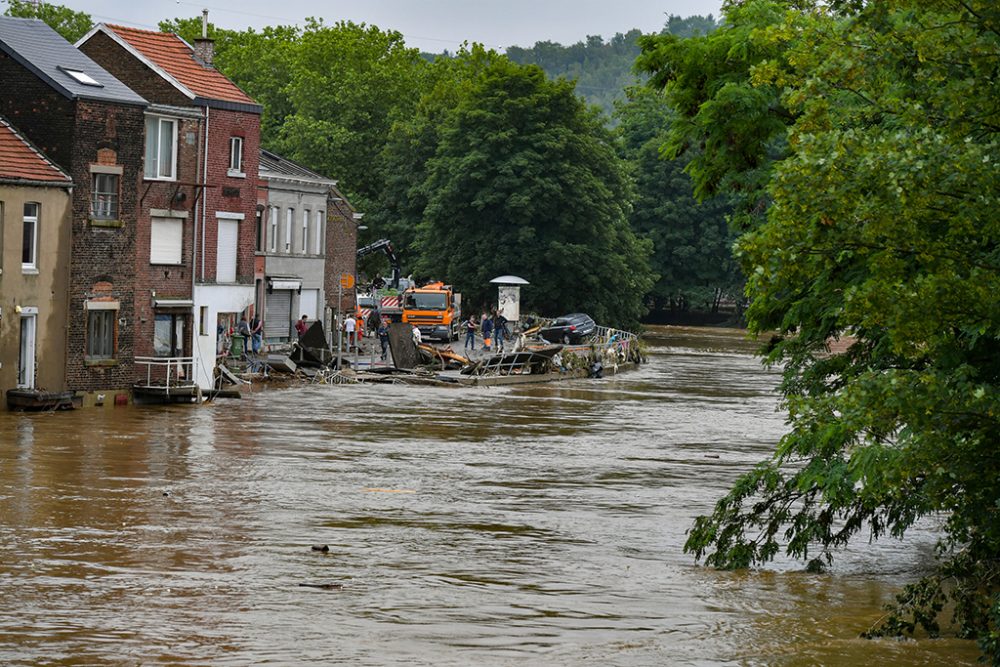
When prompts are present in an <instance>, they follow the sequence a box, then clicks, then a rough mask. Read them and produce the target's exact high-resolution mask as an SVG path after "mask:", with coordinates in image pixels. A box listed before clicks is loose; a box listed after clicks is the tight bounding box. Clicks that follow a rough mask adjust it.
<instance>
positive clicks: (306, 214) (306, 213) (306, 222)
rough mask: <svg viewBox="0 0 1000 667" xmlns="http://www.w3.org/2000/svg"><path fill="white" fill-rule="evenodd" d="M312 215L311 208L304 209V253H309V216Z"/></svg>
mask: <svg viewBox="0 0 1000 667" xmlns="http://www.w3.org/2000/svg"><path fill="white" fill-rule="evenodd" d="M311 215H312V211H310V210H309V209H307V208H306V209H302V254H303V255H307V254H309V217H310V216H311Z"/></svg>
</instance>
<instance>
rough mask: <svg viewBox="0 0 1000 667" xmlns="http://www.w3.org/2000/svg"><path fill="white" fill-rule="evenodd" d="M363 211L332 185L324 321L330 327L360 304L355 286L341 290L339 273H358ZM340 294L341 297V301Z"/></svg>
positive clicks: (328, 219) (329, 203)
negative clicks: (359, 229)
mask: <svg viewBox="0 0 1000 667" xmlns="http://www.w3.org/2000/svg"><path fill="white" fill-rule="evenodd" d="M362 215H363V214H361V213H358V212H357V211H356V210H355V209H354V207H353V206H352V205H351V203H350V202H349V201H347V198H346V197H345V196H344V195H343V193H341V192H340V190H338V189H337V187H336V186H333V187H331V188H330V191H329V193H328V196H327V213H326V248H327V250H326V267H325V272H324V273H325V281H326V315H325V320H324V322H323V324H324V325H325V326H327V331H333V330H334V328H335V327H336V326H337V323H336V322H335V318H336V315H337V312H338V310H339V312H341V313H346V312H352V313H353V312H354V311H355V309H356V308H357V299H356V296H355V290H353V289H351V290H340V289H339V286H340V276H342V275H343V274H345V273H346V274H348V275H351V276H355V277H356V276H357V270H358V224H359V222H360V221H361V216H362ZM338 295H339V298H340V301H339V302H338V301H337V299H338Z"/></svg>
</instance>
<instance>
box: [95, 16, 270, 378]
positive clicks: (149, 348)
mask: <svg viewBox="0 0 1000 667" xmlns="http://www.w3.org/2000/svg"><path fill="white" fill-rule="evenodd" d="M77 46H78V47H79V49H80V50H81V51H82V52H83V53H85V54H87V55H89V56H90V57H91V58H93V59H94V60H95V61H97V62H99V63H102V64H103V65H104V66H105V67H106V68H107V69H108V70H109V71H110V72H112V73H113V74H114V75H115V76H117V77H118V78H119V79H121V80H122V81H124V82H125V83H126V84H127V85H128V86H130V87H131V88H133V89H134V90H136V91H138V92H139V93H141V94H142V95H143V96H144V97H145V98H146V99H148V100H149V101H150V102H151V106H150V108H149V109H148V110H147V113H146V117H145V120H144V123H145V128H146V146H145V150H146V158H147V159H146V169H145V174H144V178H143V181H142V192H143V199H142V202H141V206H140V218H141V220H140V229H141V230H142V231H141V236H140V239H139V243H140V244H148V245H143V246H142V249H141V250H140V252H139V262H138V264H139V274H140V276H139V280H138V284H139V289H138V290H137V294H136V308H137V309H138V310H139V312H140V313H142V316H143V317H145V318H146V319H147V321H148V322H150V323H151V324H152V326H146V329H145V330H144V332H143V335H142V339H143V340H142V342H141V343H137V347H138V349H140V350H142V351H143V352H144V353H151V354H152V355H153V356H154V357H155V356H166V357H181V356H191V357H193V358H194V370H193V372H194V376H195V378H196V380H197V383H198V385H200V386H201V387H202V388H203V389H207V388H210V387H211V386H212V385H213V384H214V375H215V369H216V364H217V357H218V355H219V354H221V353H223V352H224V351H225V349H224V348H225V347H226V344H227V343H226V341H228V337H227V336H225V332H227V331H229V330H230V329H231V328H232V327H233V326H235V324H236V322H237V321H238V319H239V317H240V315H241V314H247V315H248V317H249V315H250V314H251V313H252V311H253V305H254V294H255V284H256V285H259V284H261V283H262V282H263V274H262V273H261V272H260V271H259V268H260V267H258V266H257V263H256V261H255V255H254V248H255V236H256V226H257V225H256V220H257V215H258V208H257V176H258V161H259V152H258V151H259V146H260V114H261V107H260V105H258V104H257V103H256V102H254V101H253V100H252V99H251V98H250V97H249V96H248V95H247V94H246V93H244V92H243V91H242V90H240V89H239V88H238V87H237V86H236V85H235V84H234V83H233V82H232V81H230V80H229V79H227V78H226V77H225V76H223V75H222V74H221V73H220V72H219V71H218V70H216V69H215V68H214V67H212V42H211V40H198V42H197V44H196V45H195V47H192V46H191V45H189V44H188V43H187V42H185V41H184V40H183V39H181V38H180V37H178V36H177V35H175V34H171V33H161V32H153V31H149V30H139V29H135V28H127V27H123V26H117V25H107V24H100V25H98V26H96V27H95V28H94V29H93V30H91V31H90V32H89V33H88V34H87V35H85V36H84V37H83V38H82V39H81V40H80V41H79V42H78V43H77ZM147 248H148V254H144V253H145V251H146V249H147ZM220 332H222V333H221V335H220Z"/></svg>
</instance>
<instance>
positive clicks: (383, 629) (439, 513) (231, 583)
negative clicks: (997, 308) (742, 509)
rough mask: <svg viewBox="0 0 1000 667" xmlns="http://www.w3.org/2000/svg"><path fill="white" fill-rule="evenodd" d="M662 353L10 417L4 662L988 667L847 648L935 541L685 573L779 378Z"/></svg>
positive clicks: (719, 359) (772, 409) (930, 528)
mask: <svg viewBox="0 0 1000 667" xmlns="http://www.w3.org/2000/svg"><path fill="white" fill-rule="evenodd" d="M648 341H649V344H650V347H649V349H650V363H649V364H647V365H645V366H643V367H642V368H640V369H639V370H637V371H635V372H631V373H628V374H624V375H620V376H615V377H612V378H606V379H605V380H602V381H598V382H595V381H588V380H580V381H574V382H569V383H563V384H552V385H530V386H523V387H508V388H504V389H498V388H494V389H460V388H431V387H426V388H414V387H402V386H377V387H369V386H343V387H308V388H304V389H296V390H281V391H274V390H266V391H262V392H259V393H255V394H254V395H252V396H251V397H249V398H247V399H245V400H243V401H239V402H218V403H216V404H214V405H209V406H204V407H201V408H193V407H190V406H175V407H168V408H127V409H114V410H110V409H109V410H103V411H101V410H89V411H76V412H74V413H66V414H59V415H20V416H18V415H10V414H4V413H0V432H3V433H6V434H8V436H7V437H5V438H4V439H3V440H0V521H2V523H3V526H4V533H3V536H2V538H0V664H4V665H7V664H11V665H33V664H39V663H47V664H137V663H139V664H148V663H157V662H164V663H182V664H209V663H210V664H216V665H245V664H250V663H267V662H272V663H276V664H302V663H304V662H308V661H313V662H317V663H318V664H349V665H389V664H407V665H420V664H424V665H436V666H437V665H468V664H481V665H511V664H528V665H581V664H595V665H598V664H599V665H661V664H672V665H673V664H677V665H680V664H689V665H702V664H712V665H715V664H741V665H756V664H760V665H773V664H777V665H790V666H797V665H812V664H824V665H854V664H872V663H874V662H882V663H885V664H893V665H904V666H905V665H954V664H973V663H974V661H975V657H976V650H975V647H974V646H972V645H971V644H970V643H969V642H959V641H957V640H954V639H943V640H937V641H929V640H922V641H919V642H902V643H901V642H864V641H862V640H859V639H857V636H858V633H859V632H861V631H862V630H864V629H865V628H866V627H867V626H868V625H869V624H870V623H871V622H872V621H873V620H874V619H875V618H877V616H878V615H879V613H880V605H881V604H883V603H884V602H885V601H887V600H888V599H889V598H890V597H891V595H892V593H893V592H894V591H895V590H896V589H897V588H898V587H899V586H900V585H902V584H903V583H905V581H906V580H907V577H908V576H910V575H911V573H913V572H914V571H915V570H919V569H920V568H922V567H924V566H926V563H927V562H928V558H930V555H931V547H932V545H933V540H934V536H935V531H936V528H937V525H936V524H935V522H934V521H927V522H924V523H923V524H921V525H920V526H917V527H916V529H915V530H914V531H912V533H911V535H910V539H909V540H908V541H907V542H906V543H905V544H900V543H895V542H883V543H880V544H878V545H877V546H876V547H874V548H870V547H868V546H867V545H866V544H858V545H855V546H852V547H851V548H850V549H848V550H847V551H846V553H845V554H843V557H842V558H841V559H840V560H839V561H838V563H837V565H836V567H835V568H834V570H833V571H832V572H831V573H829V574H825V575H810V574H806V573H804V572H802V567H801V565H800V564H798V563H792V562H787V561H783V560H780V559H779V561H778V562H776V563H775V564H774V566H773V567H770V568H768V569H766V570H762V571H753V572H743V573H726V572H715V571H712V570H708V569H705V568H703V567H700V566H697V565H695V564H694V563H693V561H692V560H691V557H690V556H689V555H686V554H684V553H683V549H682V547H683V543H684V540H685V539H686V532H687V530H688V528H689V527H690V525H691V521H692V520H693V518H694V517H695V516H697V515H698V514H701V513H706V512H708V511H710V510H711V507H712V504H713V503H714V501H715V499H716V498H717V497H718V496H719V495H720V494H721V493H722V492H723V491H724V490H725V489H727V488H728V485H729V484H730V483H731V481H732V480H733V479H734V478H735V477H736V476H737V475H738V474H740V473H741V472H743V471H745V470H746V469H747V468H748V467H749V466H750V465H753V464H754V463H755V462H757V461H758V460H760V459H762V458H764V457H766V456H767V455H768V454H769V452H770V451H771V449H772V448H773V446H774V443H775V442H776V441H777V439H778V438H779V437H780V436H781V434H782V433H783V431H784V428H785V424H784V416H783V415H782V413H780V412H779V411H778V410H777V396H776V394H775V391H774V388H775V386H776V384H777V382H778V379H779V378H778V375H777V374H776V372H775V371H773V370H764V369H762V368H761V367H760V365H759V363H758V362H757V360H756V359H755V358H753V357H752V356H751V355H750V352H751V351H752V349H753V347H754V343H752V342H750V341H748V340H746V339H745V338H744V336H743V335H742V334H741V333H740V332H733V331H726V330H684V329H673V328H654V330H653V331H652V332H651V333H650V335H649V336H648ZM322 544H325V545H327V546H328V547H329V551H327V552H316V551H313V550H312V549H311V546H313V545H322ZM300 583H312V584H324V583H326V584H338V586H337V587H330V588H327V589H321V588H308V587H300V586H299V584H300Z"/></svg>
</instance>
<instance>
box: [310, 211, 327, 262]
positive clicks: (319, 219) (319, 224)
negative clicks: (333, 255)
mask: <svg viewBox="0 0 1000 667" xmlns="http://www.w3.org/2000/svg"><path fill="white" fill-rule="evenodd" d="M325 218H326V215H325V214H324V213H323V211H316V224H315V225H313V227H314V229H313V234H315V235H316V242H315V244H314V245H315V247H316V254H317V255H322V254H323V236H324V234H323V220H324V219H325Z"/></svg>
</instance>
